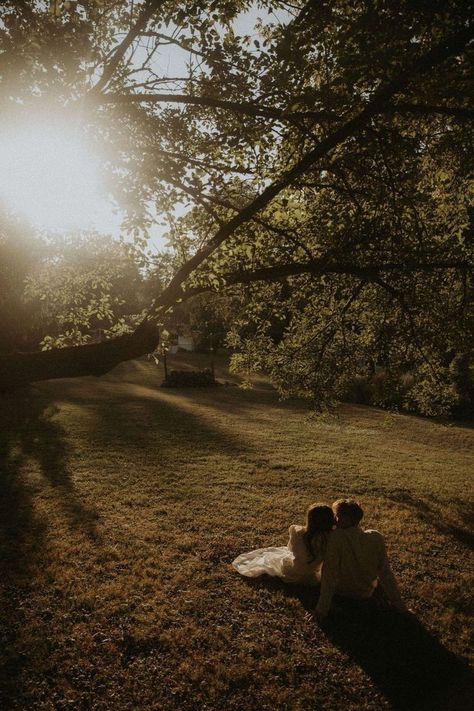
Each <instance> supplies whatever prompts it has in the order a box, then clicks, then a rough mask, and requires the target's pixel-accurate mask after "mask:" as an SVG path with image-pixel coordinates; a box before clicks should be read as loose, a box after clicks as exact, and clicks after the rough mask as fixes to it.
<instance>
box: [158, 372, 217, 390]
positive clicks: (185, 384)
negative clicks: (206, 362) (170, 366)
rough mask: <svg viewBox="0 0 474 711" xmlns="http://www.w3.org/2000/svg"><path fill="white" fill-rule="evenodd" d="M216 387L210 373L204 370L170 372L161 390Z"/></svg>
mask: <svg viewBox="0 0 474 711" xmlns="http://www.w3.org/2000/svg"><path fill="white" fill-rule="evenodd" d="M210 385H217V383H216V381H215V379H214V376H213V374H212V371H211V370H209V369H208V368H206V369H205V370H171V371H170V372H169V373H168V377H167V378H165V379H164V380H163V382H162V384H161V387H163V388H205V387H208V386H210Z"/></svg>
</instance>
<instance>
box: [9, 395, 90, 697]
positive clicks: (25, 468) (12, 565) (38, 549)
mask: <svg viewBox="0 0 474 711" xmlns="http://www.w3.org/2000/svg"><path fill="white" fill-rule="evenodd" d="M54 412H55V410H54V408H52V407H51V406H50V405H49V402H48V400H47V399H46V398H45V397H44V396H43V395H42V394H41V393H39V392H38V391H36V390H33V389H27V390H24V391H17V392H15V393H14V394H10V395H5V396H2V397H1V398H0V491H1V495H0V604H1V611H2V612H1V614H2V618H3V619H2V625H1V627H0V630H1V632H0V657H1V666H0V707H1V708H8V707H9V705H10V704H12V705H14V702H15V698H16V697H17V695H18V693H19V692H18V679H19V676H20V675H21V673H22V670H23V669H24V668H25V667H26V666H27V665H28V663H29V662H28V656H29V654H30V652H34V650H30V649H27V648H26V647H25V643H24V641H23V640H24V635H25V633H26V634H27V632H28V630H27V629H26V627H25V625H26V623H25V620H24V610H25V600H26V599H27V598H28V595H29V594H30V593H31V591H32V582H31V581H32V579H33V578H34V575H35V570H36V569H37V568H38V566H41V565H42V564H43V563H45V562H46V560H47V555H48V553H47V546H46V537H47V534H48V528H49V525H48V521H47V520H46V519H45V517H44V516H41V515H40V514H39V513H38V511H37V509H36V505H35V496H36V493H37V491H38V490H39V489H40V488H41V487H42V484H43V482H42V479H43V480H46V482H47V484H49V486H50V487H52V488H53V489H54V490H56V491H57V492H58V493H59V503H58V506H61V509H62V510H65V511H66V514H67V516H68V519H69V521H70V522H71V523H72V525H73V526H74V528H76V529H80V530H81V531H82V532H83V533H84V534H85V535H86V536H87V537H88V538H90V539H93V540H96V539H97V535H96V528H95V519H96V515H95V513H94V512H93V511H90V510H89V509H88V508H86V507H85V506H84V505H83V503H82V502H81V501H80V499H79V497H78V495H77V494H76V492H75V490H74V485H73V483H72V480H71V477H70V474H69V471H68V461H67V460H68V448H67V444H66V442H65V439H64V432H63V430H62V427H61V426H60V425H59V424H58V423H57V422H55V421H54V420H53V419H52V417H53V415H54ZM37 472H38V473H39V474H40V478H39V479H38V477H37V474H36V473H37ZM27 608H28V605H26V609H27Z"/></svg>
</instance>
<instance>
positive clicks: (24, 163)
mask: <svg viewBox="0 0 474 711" xmlns="http://www.w3.org/2000/svg"><path fill="white" fill-rule="evenodd" d="M0 155H1V156H2V160H1V164H0V201H1V203H3V205H4V208H6V209H8V210H10V211H12V212H14V213H16V214H17V215H19V216H21V217H23V218H25V219H27V220H28V221H29V222H30V223H31V224H32V225H33V226H35V227H37V228H40V229H46V230H55V231H66V230H73V229H87V228H91V229H97V230H99V231H102V232H106V231H110V230H111V228H112V227H114V225H115V224H116V222H117V220H116V217H115V215H114V214H113V212H112V205H111V203H110V202H109V201H108V200H107V198H106V196H105V194H104V193H105V191H104V188H103V186H102V184H101V176H100V160H99V157H98V156H97V155H95V154H94V151H93V148H92V146H90V145H89V144H88V143H87V141H86V140H85V139H84V137H83V136H82V135H81V132H80V131H79V130H78V129H77V128H75V127H73V126H71V125H69V124H68V123H67V122H60V121H59V120H55V119H50V118H49V119H46V118H39V119H38V118H36V119H30V120H29V121H28V122H24V121H23V122H18V123H16V122H15V121H9V123H8V126H7V128H5V129H3V130H2V131H1V132H0Z"/></svg>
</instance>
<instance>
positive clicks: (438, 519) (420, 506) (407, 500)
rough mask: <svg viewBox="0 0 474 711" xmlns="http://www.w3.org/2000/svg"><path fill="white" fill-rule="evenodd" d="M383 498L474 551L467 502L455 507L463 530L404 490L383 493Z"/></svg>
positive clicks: (473, 521)
mask: <svg viewBox="0 0 474 711" xmlns="http://www.w3.org/2000/svg"><path fill="white" fill-rule="evenodd" d="M385 497H386V498H388V499H390V500H391V501H394V502H395V503H398V504H404V505H405V506H408V507H410V508H411V509H412V510H413V512H414V513H415V514H416V515H417V516H418V518H420V519H421V520H423V521H426V522H427V523H429V524H430V525H431V526H433V527H434V528H436V529H437V530H438V531H439V532H440V533H444V534H445V535H448V536H452V537H453V538H455V539H456V540H457V541H459V543H462V544H463V545H464V546H466V547H467V548H469V549H470V550H471V551H472V550H474V533H473V529H474V507H473V506H472V504H470V503H469V502H468V501H459V502H457V504H458V505H457V507H456V510H457V514H458V516H459V518H460V519H461V520H462V523H463V524H464V526H465V528H463V527H462V526H458V525H454V524H452V523H449V522H448V521H446V520H444V518H443V515H442V513H440V512H439V511H437V510H436V507H435V506H433V504H432V503H428V501H426V500H424V499H420V498H418V497H415V496H413V494H412V493H411V492H410V491H407V490H406V489H398V490H396V491H394V492H390V493H385ZM455 503H456V502H454V501H452V500H451V501H450V504H451V505H452V504H455Z"/></svg>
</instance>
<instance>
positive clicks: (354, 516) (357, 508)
mask: <svg viewBox="0 0 474 711" xmlns="http://www.w3.org/2000/svg"><path fill="white" fill-rule="evenodd" d="M332 510H333V511H334V513H335V515H336V516H337V517H338V518H339V516H344V517H345V518H347V519H349V520H350V521H351V523H352V525H353V526H358V525H359V523H360V522H361V521H362V517H363V515H364V511H363V509H362V506H361V505H360V504H359V502H358V501H356V500H355V499H338V500H337V501H335V502H334V503H333V505H332Z"/></svg>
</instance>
